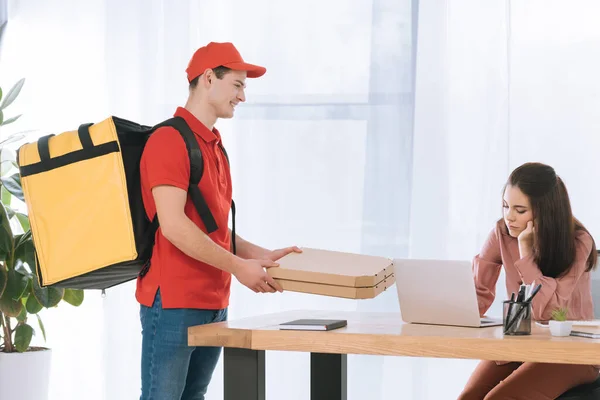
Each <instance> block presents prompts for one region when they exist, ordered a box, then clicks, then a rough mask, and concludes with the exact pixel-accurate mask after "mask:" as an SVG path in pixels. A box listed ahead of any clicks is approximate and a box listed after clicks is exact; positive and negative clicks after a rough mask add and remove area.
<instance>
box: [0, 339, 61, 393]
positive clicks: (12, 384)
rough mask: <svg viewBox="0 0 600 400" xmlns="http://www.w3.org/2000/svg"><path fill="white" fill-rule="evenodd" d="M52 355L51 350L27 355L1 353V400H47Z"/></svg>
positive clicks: (32, 352)
mask: <svg viewBox="0 0 600 400" xmlns="http://www.w3.org/2000/svg"><path fill="white" fill-rule="evenodd" d="M51 353H52V351H51V350H49V349H45V350H37V351H28V352H25V353H3V352H0V388H1V392H2V396H1V398H2V399H7V400H8V399H15V400H16V399H19V400H47V399H48V386H49V383H50V360H51Z"/></svg>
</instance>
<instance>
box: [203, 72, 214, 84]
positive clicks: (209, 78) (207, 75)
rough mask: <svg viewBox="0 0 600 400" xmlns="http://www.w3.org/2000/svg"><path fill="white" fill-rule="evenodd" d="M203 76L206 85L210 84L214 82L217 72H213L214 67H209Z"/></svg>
mask: <svg viewBox="0 0 600 400" xmlns="http://www.w3.org/2000/svg"><path fill="white" fill-rule="evenodd" d="M202 77H203V81H204V84H205V85H210V84H212V82H213V80H214V79H215V73H214V72H213V70H212V69H210V68H207V69H206V70H205V71H204V73H203V74H202Z"/></svg>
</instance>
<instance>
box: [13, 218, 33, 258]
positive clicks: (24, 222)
mask: <svg viewBox="0 0 600 400" xmlns="http://www.w3.org/2000/svg"><path fill="white" fill-rule="evenodd" d="M15 215H16V216H17V219H18V220H19V222H20V223H21V226H22V227H23V232H27V231H29V230H30V229H31V226H30V225H29V217H28V216H27V215H25V214H23V213H19V212H18V213H15ZM30 267H32V266H31V265H30Z"/></svg>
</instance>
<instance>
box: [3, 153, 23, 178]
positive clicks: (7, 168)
mask: <svg viewBox="0 0 600 400" xmlns="http://www.w3.org/2000/svg"><path fill="white" fill-rule="evenodd" d="M6 150H7V149H2V154H4V152H5V151H6ZM0 165H1V166H2V168H1V169H0V175H1V176H4V175H6V174H8V172H9V171H10V170H11V169H12V168H16V169H17V170H18V169H19V166H18V165H17V163H16V162H15V161H13V160H4V161H2V163H1V164H0Z"/></svg>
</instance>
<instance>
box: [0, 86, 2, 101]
mask: <svg viewBox="0 0 600 400" xmlns="http://www.w3.org/2000/svg"><path fill="white" fill-rule="evenodd" d="M0 100H2V88H0Z"/></svg>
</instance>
